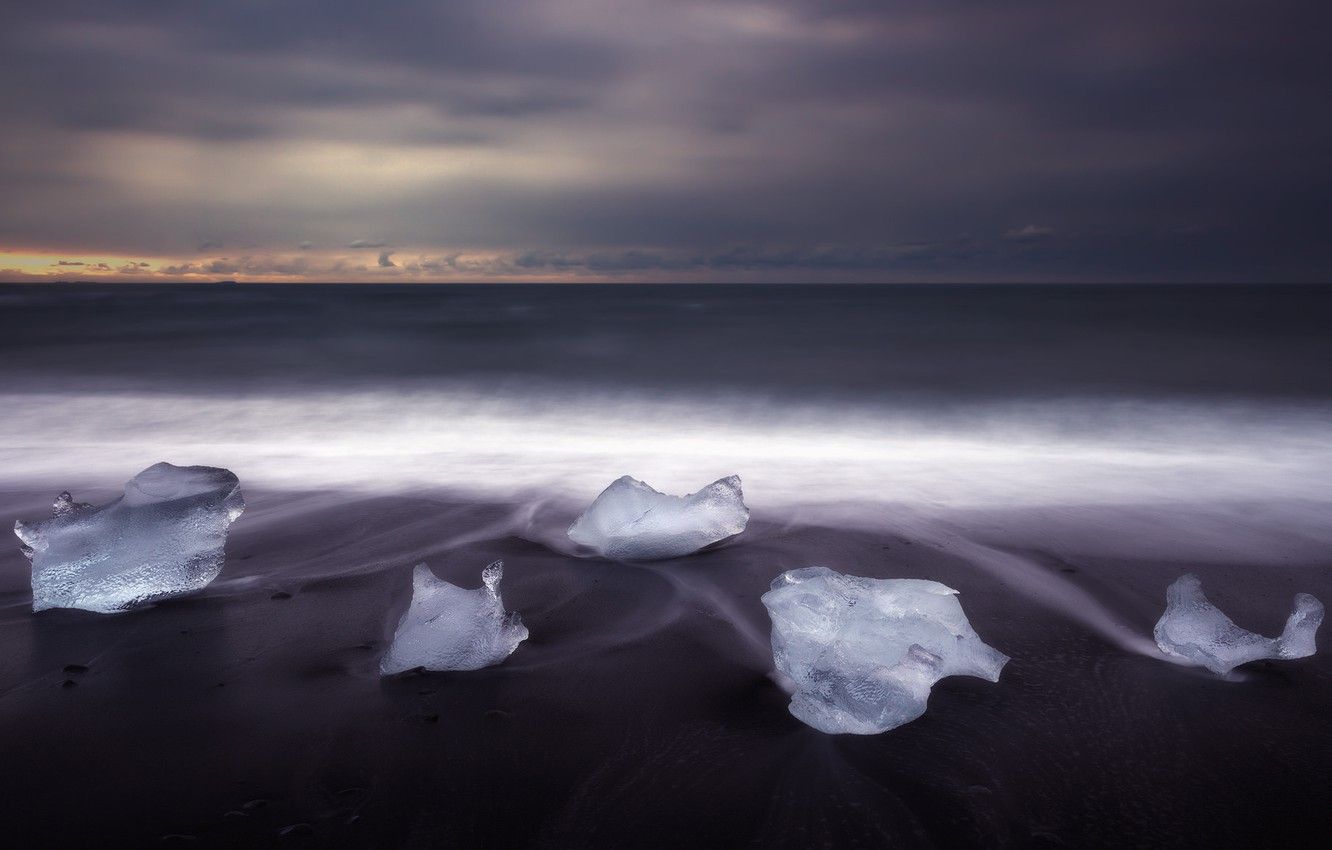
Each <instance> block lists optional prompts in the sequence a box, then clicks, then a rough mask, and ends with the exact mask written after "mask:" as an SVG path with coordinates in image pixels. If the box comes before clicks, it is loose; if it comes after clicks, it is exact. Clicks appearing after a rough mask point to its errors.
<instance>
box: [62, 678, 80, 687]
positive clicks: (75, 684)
mask: <svg viewBox="0 0 1332 850" xmlns="http://www.w3.org/2000/svg"><path fill="white" fill-rule="evenodd" d="M78 686H79V683H78V682H76V681H74V680H73V679H66V680H65V681H64V683H62V684H61V685H60V687H62V688H77V687H78Z"/></svg>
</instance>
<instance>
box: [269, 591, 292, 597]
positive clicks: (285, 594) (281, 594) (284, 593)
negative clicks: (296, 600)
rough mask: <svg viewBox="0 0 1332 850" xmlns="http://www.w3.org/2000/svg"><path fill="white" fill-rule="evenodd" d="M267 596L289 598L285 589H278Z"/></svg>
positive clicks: (289, 595)
mask: <svg viewBox="0 0 1332 850" xmlns="http://www.w3.org/2000/svg"><path fill="white" fill-rule="evenodd" d="M268 598H269V599H290V598H291V594H290V593H288V592H287V591H285V590H279V591H278V592H277V593H274V594H273V595H272V596H270V597H268Z"/></svg>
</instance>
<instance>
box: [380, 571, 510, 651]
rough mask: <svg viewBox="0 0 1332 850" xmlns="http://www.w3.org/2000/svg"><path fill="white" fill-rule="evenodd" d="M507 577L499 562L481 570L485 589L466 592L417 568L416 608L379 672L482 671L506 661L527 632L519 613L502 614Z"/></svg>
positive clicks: (396, 635)
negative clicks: (501, 590) (502, 590)
mask: <svg viewBox="0 0 1332 850" xmlns="http://www.w3.org/2000/svg"><path fill="white" fill-rule="evenodd" d="M503 577H504V562H503V561H496V562H495V563H493V564H491V565H490V566H488V567H486V568H485V569H484V570H482V571H481V582H482V586H481V587H478V588H475V589H473V590H464V589H463V588H461V587H458V586H457V585H456V584H449V583H448V582H447V581H444V580H443V579H439V578H435V574H434V573H432V572H430V568H429V567H427V566H426V565H425V564H418V565H417V566H416V570H415V572H413V573H412V604H411V606H410V607H408V609H407V613H405V614H403V615H402V619H401V620H399V621H398V630H397V631H395V632H394V633H393V643H392V644H391V645H390V646H389V648H388V652H386V653H384V660H383V661H381V662H380V663H379V672H380V673H382V674H384V675H386V676H387V675H392V674H394V673H404V672H406V671H408V670H415V669H416V668H418V667H423V668H425V669H426V670H479V669H480V668H482V667H489V666H490V665H492V664H498V663H500V662H501V661H503V660H504V659H506V658H508V657H509V655H510V654H511V653H512V652H513V651H514V650H515V649H517V648H518V644H520V643H522V642H523V641H525V640H527V627H526V626H524V625H523V621H522V618H521V617H519V616H518V614H517V613H516V612H515V613H513V614H506V613H504V600H502V599H500V594H499V584H500V579H501V578H503Z"/></svg>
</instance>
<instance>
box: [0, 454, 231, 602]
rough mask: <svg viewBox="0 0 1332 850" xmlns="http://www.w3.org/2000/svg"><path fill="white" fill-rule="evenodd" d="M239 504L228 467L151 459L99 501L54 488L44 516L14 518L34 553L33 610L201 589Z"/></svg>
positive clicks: (26, 548) (215, 567)
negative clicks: (116, 492)
mask: <svg viewBox="0 0 1332 850" xmlns="http://www.w3.org/2000/svg"><path fill="white" fill-rule="evenodd" d="M243 510H245V500H244V498H243V497H242V496H241V491H240V482H239V481H238V480H237V478H236V476H235V475H234V474H232V473H231V472H229V471H228V470H225V469H217V468H215V467H211V466H172V465H171V464H169V463H159V464H155V465H153V466H150V467H148V468H147V469H145V470H144V471H143V472H140V473H139V474H138V475H136V476H134V478H132V479H130V481H129V482H128V483H126V484H125V495H123V496H121V497H120V498H119V499H116V500H115V501H114V502H110V503H108V504H105V505H102V506H101V507H93V506H91V505H86V504H82V503H79V502H75V501H74V500H73V498H72V497H71V496H70V495H69V493H61V494H60V495H59V496H58V497H57V498H56V500H55V504H54V505H53V507H52V511H51V514H52V515H51V518H50V519H46V520H38V521H33V522H25V521H23V520H19V521H18V522H16V523H14V533H15V534H17V535H18V538H19V540H21V541H22V542H23V553H24V554H25V555H27V556H28V557H29V558H30V559H32V610H34V611H42V610H44V609H47V608H82V609H84V610H85V611H97V612H100V613H104V614H109V613H113V612H116V611H124V610H127V609H129V608H133V607H135V606H137V605H142V604H144V603H147V602H152V601H154V600H158V599H164V598H166V597H170V596H179V595H181V594H184V593H190V592H192V591H196V590H200V589H201V588H203V587H205V586H206V585H207V584H208V583H209V582H211V581H212V580H213V579H215V578H217V575H218V573H220V572H221V571H222V562H223V552H222V548H223V545H224V544H225V543H226V539H227V528H228V526H230V525H231V523H232V522H233V521H234V520H235V519H236V518H237V517H238V516H240V515H241V512H242V511H243Z"/></svg>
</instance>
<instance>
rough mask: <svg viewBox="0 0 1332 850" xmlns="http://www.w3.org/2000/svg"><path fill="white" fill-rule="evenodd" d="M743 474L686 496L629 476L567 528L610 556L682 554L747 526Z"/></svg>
mask: <svg viewBox="0 0 1332 850" xmlns="http://www.w3.org/2000/svg"><path fill="white" fill-rule="evenodd" d="M748 522H749V508H747V507H745V500H744V494H743V493H742V492H741V491H740V476H738V475H732V476H729V477H727V478H722V479H719V480H717V481H714V482H712V483H711V484H709V485H708V486H706V487H704V488H703V489H702V490H699V491H698V492H697V493H692V494H690V495H688V496H669V495H667V494H665V493H659V492H657V491H656V490H654V489H652V488H651V487H649V486H648V485H647V484H644V483H643V482H642V481H639V480H637V479H634V478H630V477H629V476H628V475H626V476H624V477H623V478H618V479H616V480H615V481H614V482H612V483H611V485H610V486H609V487H607V488H606V489H605V490H603V491H602V493H601V495H600V496H597V498H596V501H594V502H593V503H592V505H591V506H590V507H589V508H588V509H587V510H586V511H584V512H583V515H582V516H580V517H579V518H578V520H577V521H576V522H574V524H573V525H571V526H570V527H569V538H570V539H571V540H573V541H574V542H575V543H580V544H582V545H584V546H589V547H591V548H592V549H595V550H596V551H597V552H599V553H601V554H602V555H605V556H606V557H608V558H621V559H624V560H627V561H652V560H659V559H662V558H679V557H681V556H683V555H689V554H691V553H693V552H697V551H698V550H699V549H702V548H703V547H705V546H710V545H712V544H713V543H717V542H719V541H722V540H725V539H726V538H728V537H734V536H735V535H737V534H739V533H740V532H742V531H744V530H745V525H746V524H748Z"/></svg>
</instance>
